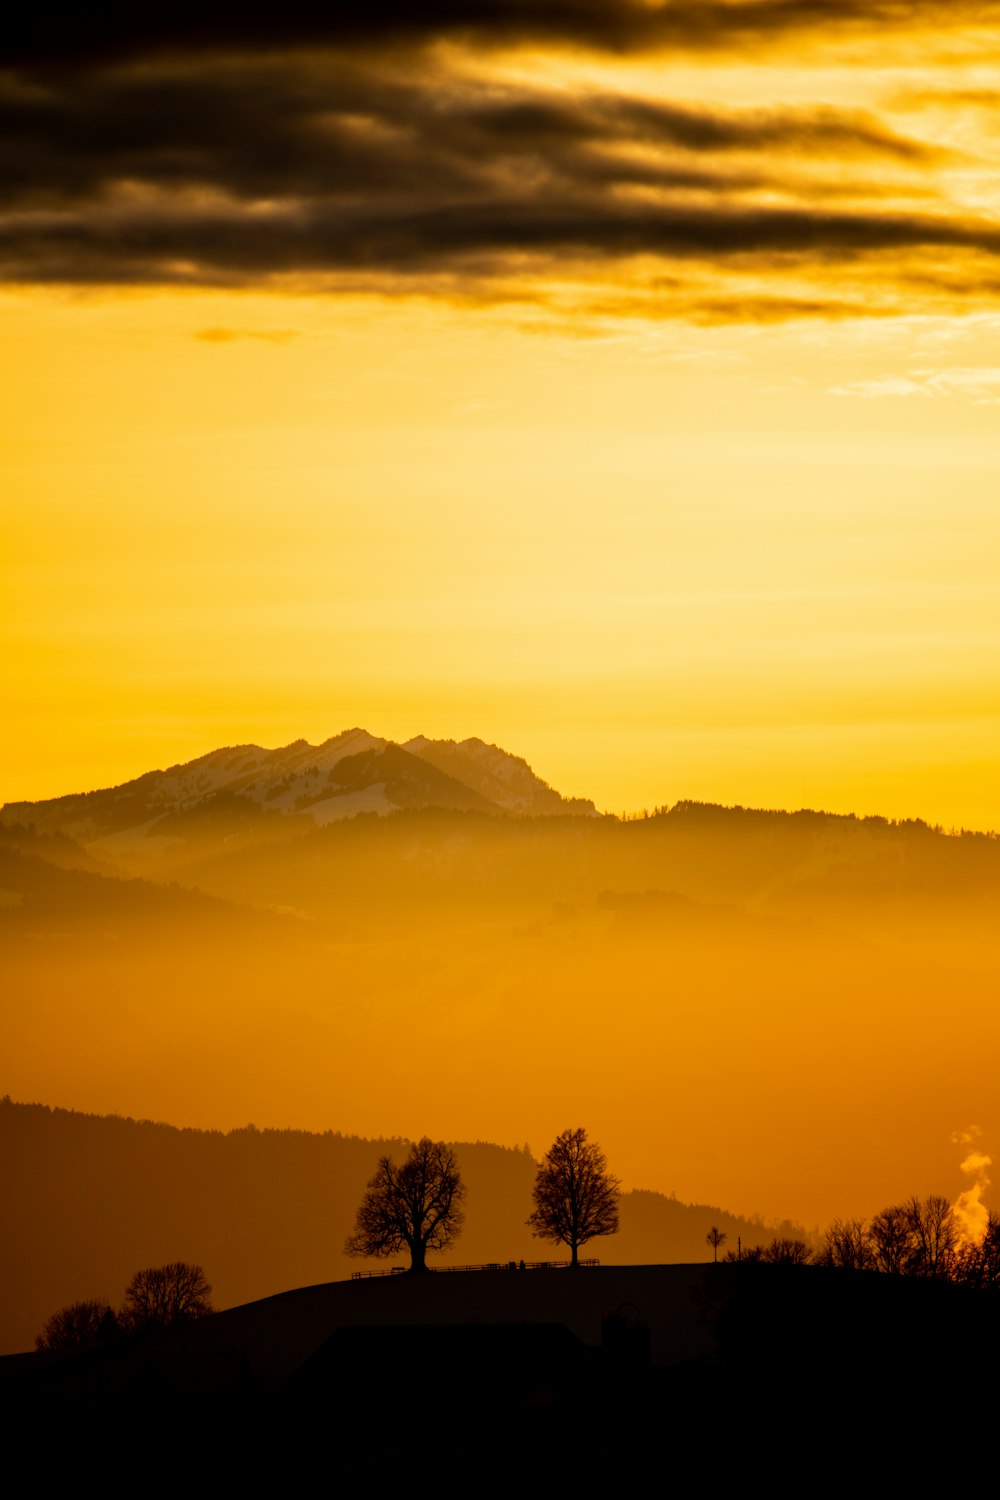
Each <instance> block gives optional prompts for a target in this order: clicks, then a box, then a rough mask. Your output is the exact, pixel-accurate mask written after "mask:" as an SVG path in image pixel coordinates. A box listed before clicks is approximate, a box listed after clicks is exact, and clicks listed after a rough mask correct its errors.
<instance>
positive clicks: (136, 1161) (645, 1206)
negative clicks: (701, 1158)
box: [0, 1099, 766, 1352]
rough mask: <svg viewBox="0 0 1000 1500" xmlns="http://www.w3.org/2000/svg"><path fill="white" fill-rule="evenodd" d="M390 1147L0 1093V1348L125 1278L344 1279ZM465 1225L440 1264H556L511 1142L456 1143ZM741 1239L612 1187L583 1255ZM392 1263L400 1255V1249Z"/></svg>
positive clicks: (692, 1254)
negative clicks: (612, 1203) (712, 1238)
mask: <svg viewBox="0 0 1000 1500" xmlns="http://www.w3.org/2000/svg"><path fill="white" fill-rule="evenodd" d="M407 1150H408V1147H407V1145H406V1144H405V1143H403V1142H402V1141H399V1140H361V1139H359V1138H357V1137H347V1136H340V1135H333V1134H329V1133H328V1134H326V1135H311V1134H308V1133H306V1132H303V1131H275V1130H265V1131H258V1130H255V1129H254V1128H253V1127H252V1126H251V1127H248V1128H247V1129H245V1130H235V1131H231V1132H229V1133H228V1134H225V1135H223V1134H220V1133H219V1132H213V1131H198V1130H175V1129H173V1128H172V1127H170V1126H167V1125H156V1124H151V1123H149V1122H140V1123H137V1122H135V1121H133V1120H127V1119H121V1118H117V1117H98V1116H94V1115H83V1114H77V1113H73V1112H70V1111H67V1110H60V1109H55V1110H50V1109H48V1108H46V1107H44V1106H42V1105H26V1104H14V1103H12V1102H11V1101H10V1100H9V1099H4V1100H0V1175H2V1180H3V1183H4V1199H5V1202H4V1208H5V1216H6V1228H5V1243H4V1276H3V1284H2V1286H0V1352H11V1351H14V1350H17V1349H24V1348H30V1347H31V1345H32V1341H33V1339H34V1335H35V1334H36V1333H37V1332H38V1331H39V1329H40V1328H41V1325H42V1323H43V1322H44V1321H45V1318H46V1317H48V1316H49V1314H50V1313H52V1312H54V1311H55V1310H56V1308H57V1307H60V1306H63V1305H64V1304H65V1303H67V1302H71V1301H76V1300H78V1299H81V1298H85V1297H89V1296H98V1295H103V1296H107V1297H108V1298H109V1299H110V1300H111V1301H112V1302H117V1301H119V1300H120V1299H121V1295H122V1292H123V1290H124V1287H125V1285H126V1284H127V1282H128V1280H129V1278H130V1277H131V1275H132V1274H133V1272H134V1271H136V1270H139V1269H140V1268H142V1267H144V1266H148V1265H162V1264H164V1263H165V1262H167V1261H171V1260H193V1261H196V1262H199V1263H200V1264H202V1265H203V1266H204V1268H205V1270H206V1272H207V1274H208V1277H209V1279H210V1280H211V1282H212V1284H213V1286H214V1289H215V1302H216V1305H217V1306H219V1307H223V1306H231V1305H233V1304H235V1303H239V1302H245V1301H250V1300H252V1299H253V1298H256V1297H261V1296H266V1295H267V1294H268V1293H270V1292H275V1291H282V1290H284V1289H286V1288H289V1287H295V1286H308V1285H311V1284H314V1283H316V1282H321V1281H329V1280H333V1279H335V1278H339V1277H345V1276H349V1275H350V1273H351V1270H352V1269H355V1268H356V1267H357V1266H358V1265H359V1264H360V1263H358V1262H354V1261H350V1260H348V1259H346V1258H345V1257H344V1255H343V1253H342V1250H343V1242H344V1238H345V1236H346V1235H347V1234H348V1233H350V1231H351V1229H352V1228H353V1221H354V1215H355V1212H356V1209H357V1206H358V1203H359V1202H360V1199H361V1196H362V1194H363V1192H364V1188H365V1184H366V1182H367V1181H368V1178H369V1177H370V1176H371V1174H372V1172H373V1171H374V1169H375V1166H376V1163H377V1161H378V1157H379V1156H380V1155H382V1154H383V1153H388V1154H389V1155H391V1156H393V1157H394V1158H395V1159H396V1160H400V1159H401V1158H402V1157H403V1156H405V1154H406V1151H407ZM455 1150H456V1153H457V1155H458V1159H459V1165H460V1169H461V1171H462V1175H463V1178H464V1180H465V1181H466V1184H467V1187H468V1199H467V1203H466V1209H467V1213H466V1225H465V1228H464V1230H463V1233H462V1236H461V1238H460V1239H459V1241H458V1243H457V1245H456V1246H455V1248H454V1250H453V1251H452V1252H450V1254H449V1255H448V1256H442V1257H439V1258H438V1259H439V1260H440V1263H441V1264H447V1263H451V1264H463V1263H466V1262H482V1261H486V1260H508V1259H511V1258H514V1259H520V1258H521V1257H522V1256H523V1257H525V1258H526V1259H545V1258H564V1257H562V1252H561V1250H560V1248H559V1247H558V1246H553V1245H546V1244H544V1243H543V1242H540V1241H537V1240H533V1239H532V1237H531V1235H530V1233H529V1232H528V1230H527V1229H526V1227H525V1224H524V1220H525V1218H526V1217H527V1215H528V1213H529V1212H530V1208H531V1187H532V1183H533V1182H534V1177H535V1171H536V1166H537V1164H536V1163H535V1162H534V1161H533V1160H532V1158H531V1156H530V1155H529V1154H528V1153H527V1152H526V1151H524V1150H508V1149H506V1148H503V1147H500V1146H492V1145H488V1144H485V1143H482V1142H478V1143H476V1144H469V1143H457V1144H456V1146H455ZM716 1222H717V1223H719V1224H720V1225H722V1226H723V1227H724V1228H725V1227H729V1228H730V1231H731V1233H732V1235H733V1242H734V1243H735V1235H736V1234H742V1236H743V1239H744V1243H751V1242H752V1243H757V1242H758V1241H759V1240H760V1239H761V1238H763V1237H765V1235H766V1231H765V1230H764V1229H763V1227H762V1226H761V1225H760V1224H754V1223H751V1222H747V1221H743V1220H737V1219H733V1218H731V1216H729V1215H725V1214H722V1213H721V1212H720V1211H719V1210H717V1209H709V1208H705V1207H703V1206H696V1207H688V1206H687V1205H685V1204H681V1203H678V1202H676V1201H671V1200H668V1199H664V1198H661V1197H660V1196H659V1195H658V1194H653V1193H641V1194H636V1195H626V1197H625V1198H624V1200H623V1205H622V1225H623V1228H622V1232H621V1234H620V1235H617V1236H615V1237H613V1238H607V1239H604V1240H600V1241H594V1242H593V1243H592V1245H591V1246H589V1247H588V1251H590V1252H592V1253H593V1254H595V1255H597V1256H599V1257H600V1258H601V1259H602V1260H603V1261H605V1262H608V1263H616V1262H624V1261H629V1262H637V1263H648V1262H655V1261H671V1260H704V1259H705V1258H706V1256H707V1253H708V1252H707V1249H706V1246H705V1243H704V1236H705V1231H706V1229H707V1228H708V1226H709V1224H710V1223H716ZM404 1263H405V1257H404Z"/></svg>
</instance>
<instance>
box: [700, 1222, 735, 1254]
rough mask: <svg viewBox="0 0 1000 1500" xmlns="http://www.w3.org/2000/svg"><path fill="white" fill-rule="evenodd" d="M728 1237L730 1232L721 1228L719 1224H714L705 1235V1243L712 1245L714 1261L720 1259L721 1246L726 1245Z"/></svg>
mask: <svg viewBox="0 0 1000 1500" xmlns="http://www.w3.org/2000/svg"><path fill="white" fill-rule="evenodd" d="M728 1238H729V1236H728V1234H726V1233H725V1231H724V1230H722V1229H720V1228H719V1226H718V1224H713V1225H712V1227H711V1229H710V1230H709V1231H708V1233H707V1234H706V1236H705V1244H706V1245H711V1247H712V1259H713V1261H717V1260H718V1259H719V1246H720V1245H724V1244H725V1243H726V1240H728Z"/></svg>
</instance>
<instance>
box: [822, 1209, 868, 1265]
mask: <svg viewBox="0 0 1000 1500" xmlns="http://www.w3.org/2000/svg"><path fill="white" fill-rule="evenodd" d="M816 1259H817V1262H818V1264H819V1265H821V1266H838V1267H841V1268H842V1269H844V1270H847V1271H870V1270H873V1269H874V1267H875V1254H874V1250H873V1248H872V1239H871V1234H870V1232H869V1230H868V1227H867V1225H866V1224H865V1221H864V1219H834V1221H833V1223H832V1224H831V1225H830V1227H829V1229H828V1230H827V1231H826V1237H825V1241H824V1244H823V1248H822V1250H820V1252H819V1254H818V1255H817V1257H816Z"/></svg>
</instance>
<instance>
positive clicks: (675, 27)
mask: <svg viewBox="0 0 1000 1500" xmlns="http://www.w3.org/2000/svg"><path fill="white" fill-rule="evenodd" d="M997 10H998V7H997V4H996V3H989V0H987V3H983V0H946V3H942V0H664V3H663V4H659V5H656V4H647V3H645V0H422V3H420V4H416V3H414V0H369V3H367V4H364V5H360V4H357V3H351V4H346V3H342V0H341V3H338V0H333V3H325V4H324V3H319V0H311V3H310V0H284V3H282V4H281V5H267V6H264V5H262V4H260V3H259V0H258V3H254V0H248V3H246V4H244V5H242V6H239V7H236V6H226V7H221V6H213V5H211V4H197V3H194V0H105V3H103V4H101V5H98V6H81V5H80V4H79V3H76V0H56V3H54V4H50V5H47V6H45V7H44V8H42V7H37V8H35V9H34V10H31V9H29V8H25V10H24V12H23V13H22V14H20V15H18V16H15V17H14V18H13V19H8V20H7V21H6V22H5V28H4V42H3V56H4V59H5V61H6V63H7V64H8V65H10V66H15V67H31V68H34V69H51V68H59V67H61V68H68V69H71V70H73V71H79V70H80V69H81V68H85V67H93V66H103V65H105V64H107V63H116V62H122V61H129V60H134V59H136V58H148V57H155V56H163V55H177V54H181V55H184V56H188V57H190V56H192V55H197V54H199V53H200V54H202V55H204V54H210V53H226V54H232V53H241V54H243V55H247V54H251V53H266V54H270V55H275V54H277V53H279V52H281V51H287V50H289V49H293V50H300V49H301V50H306V49H309V50H311V49H315V48H317V47H327V48H338V49H342V50H353V51H359V50H366V51H369V52H385V51H386V50H387V49H392V48H396V49H399V48H408V49H414V48H418V49H419V48H423V47H426V46H428V45H431V44H433V43H435V42H439V41H442V40H448V41H452V42H454V41H467V42H470V43H474V44H475V45H477V46H479V47H510V46H517V45H521V44H542V45H546V46H553V45H555V46H560V45H561V46H565V47H573V48H585V49H588V50H591V51H600V52H605V53H613V54H630V53H636V52H644V51H655V50H661V49H668V48H674V49H688V50H691V49H694V50H718V49H724V48H732V47H744V46H746V45H747V44H749V43H754V44H757V45H761V44H764V43H766V42H767V41H769V40H775V41H779V42H780V41H785V40H787V39H792V38H797V37H802V36H803V35H808V34H809V33H817V34H819V35H820V36H822V37H823V38H830V37H836V36H837V35H838V34H841V33H847V34H851V33H854V32H856V31H862V32H864V33H865V34H868V35H871V36H879V35H884V34H885V33H886V32H887V31H890V30H914V29H920V28H926V27H933V26H937V25H944V26H948V27H952V28H954V27H956V26H971V25H975V24H977V23H980V22H983V21H985V22H995V21H996V19H997Z"/></svg>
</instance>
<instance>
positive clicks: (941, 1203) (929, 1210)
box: [906, 1193, 958, 1281]
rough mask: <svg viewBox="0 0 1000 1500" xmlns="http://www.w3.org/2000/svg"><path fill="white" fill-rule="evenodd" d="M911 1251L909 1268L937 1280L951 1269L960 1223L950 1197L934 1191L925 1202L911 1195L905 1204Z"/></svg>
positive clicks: (914, 1273)
mask: <svg viewBox="0 0 1000 1500" xmlns="http://www.w3.org/2000/svg"><path fill="white" fill-rule="evenodd" d="M906 1217H907V1223H908V1225H909V1230H910V1240H911V1247H912V1248H911V1252H910V1264H909V1267H908V1269H909V1271H910V1273H911V1275H914V1276H926V1277H927V1278H928V1279H930V1280H934V1281H938V1280H941V1279H942V1278H944V1277H946V1276H948V1275H949V1274H950V1272H951V1261H952V1257H953V1256H954V1253H955V1250H956V1248H957V1246H958V1224H957V1223H956V1220H955V1213H954V1210H953V1209H952V1206H951V1204H950V1203H949V1202H948V1199H947V1198H945V1197H942V1195H941V1194H940V1193H931V1195H930V1197H928V1198H925V1199H924V1200H923V1202H921V1201H920V1199H919V1198H911V1199H910V1201H909V1203H907V1205H906Z"/></svg>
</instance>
